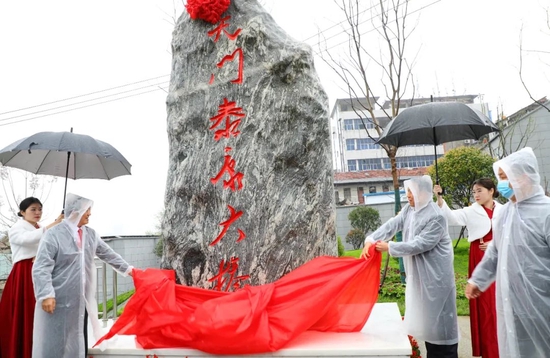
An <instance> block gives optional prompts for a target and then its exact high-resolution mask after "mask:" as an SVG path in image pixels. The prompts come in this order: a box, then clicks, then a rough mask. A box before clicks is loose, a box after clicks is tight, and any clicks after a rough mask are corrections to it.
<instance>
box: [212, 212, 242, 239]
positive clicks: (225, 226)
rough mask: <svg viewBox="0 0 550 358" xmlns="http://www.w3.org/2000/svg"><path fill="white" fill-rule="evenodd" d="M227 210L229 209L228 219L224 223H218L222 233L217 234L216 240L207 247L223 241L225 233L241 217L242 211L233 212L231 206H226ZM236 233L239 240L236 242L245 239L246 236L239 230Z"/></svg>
mask: <svg viewBox="0 0 550 358" xmlns="http://www.w3.org/2000/svg"><path fill="white" fill-rule="evenodd" d="M227 208H228V209H229V213H230V216H229V219H227V220H225V221H224V222H222V223H220V226H223V229H222V231H221V232H220V233H219V234H218V236H217V237H216V239H215V240H214V241H212V242H211V243H210V245H209V246H214V245H216V244H217V243H218V242H220V241H221V239H223V237H224V236H225V234H226V233H227V230H229V227H230V226H231V225H232V224H233V223H234V222H235V221H237V220H238V219H239V218H240V217H241V216H243V212H242V211H237V210H235V208H233V207H232V206H231V205H227ZM237 232H238V233H239V238H238V239H237V242H240V241H243V240H244V239H245V237H246V234H245V233H244V232H243V231H242V230H241V229H237Z"/></svg>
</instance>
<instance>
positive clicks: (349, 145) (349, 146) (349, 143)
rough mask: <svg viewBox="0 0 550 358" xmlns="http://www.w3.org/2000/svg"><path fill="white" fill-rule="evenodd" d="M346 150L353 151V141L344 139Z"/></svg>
mask: <svg viewBox="0 0 550 358" xmlns="http://www.w3.org/2000/svg"><path fill="white" fill-rule="evenodd" d="M346 150H355V139H346Z"/></svg>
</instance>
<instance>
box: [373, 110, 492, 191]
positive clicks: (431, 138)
mask: <svg viewBox="0 0 550 358" xmlns="http://www.w3.org/2000/svg"><path fill="white" fill-rule="evenodd" d="M497 131H499V129H498V127H497V126H496V125H495V124H494V123H493V122H491V120H490V119H489V118H488V117H487V116H486V115H484V114H483V113H481V112H480V111H478V110H476V109H474V108H471V107H469V106H468V105H466V104H463V103H459V102H431V103H426V104H421V105H418V106H413V107H410V108H407V109H404V110H403V111H402V112H401V113H399V115H397V117H395V118H394V119H393V120H392V121H391V122H390V123H389V124H388V126H387V127H386V128H385V129H384V132H383V133H382V135H381V136H380V138H378V143H382V144H390V145H393V146H395V147H402V146H406V145H415V144H433V146H434V155H435V177H436V183H438V184H439V173H438V171H437V151H436V147H437V146H438V145H439V144H443V143H447V142H453V141H458V140H465V139H475V140H478V139H480V138H481V137H483V136H484V135H486V134H488V133H491V132H497Z"/></svg>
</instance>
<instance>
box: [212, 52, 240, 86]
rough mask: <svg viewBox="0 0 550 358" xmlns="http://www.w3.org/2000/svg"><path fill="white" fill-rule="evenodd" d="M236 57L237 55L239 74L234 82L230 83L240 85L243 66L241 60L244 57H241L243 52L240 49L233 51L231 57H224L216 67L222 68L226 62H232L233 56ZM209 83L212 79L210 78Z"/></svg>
mask: <svg viewBox="0 0 550 358" xmlns="http://www.w3.org/2000/svg"><path fill="white" fill-rule="evenodd" d="M237 55H239V74H238V76H237V78H235V79H234V80H231V83H237V84H241V83H243V66H244V59H243V57H244V55H243V50H242V49H241V48H238V49H236V50H235V51H233V53H232V54H231V55H225V56H224V57H223V58H222V60H221V61H220V62H218V63H217V64H216V66H218V68H222V67H223V65H224V64H225V63H226V62H228V61H231V62H232V61H233V60H234V59H235V56H237ZM210 81H211V82H212V81H213V77H211V79H210Z"/></svg>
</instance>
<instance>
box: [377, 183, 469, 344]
mask: <svg viewBox="0 0 550 358" xmlns="http://www.w3.org/2000/svg"><path fill="white" fill-rule="evenodd" d="M409 189H410V190H411V192H412V194H413V196H414V199H415V207H411V206H410V205H409V204H407V205H405V206H404V207H403V209H402V210H401V212H400V213H399V214H397V216H395V217H394V218H392V219H390V220H388V221H387V222H386V223H385V224H383V225H382V226H381V227H380V228H379V229H378V230H376V231H375V232H374V233H372V234H371V235H369V236H368V237H367V239H366V241H371V242H372V241H378V240H383V241H389V240H391V239H392V238H393V236H394V235H395V234H396V233H397V232H399V231H403V241H402V242H390V243H389V253H390V255H392V256H397V257H403V264H404V266H405V273H406V277H407V287H406V289H405V325H406V327H407V333H408V334H410V335H412V336H414V337H415V338H417V339H420V340H423V341H427V342H430V343H433V344H440V345H451V344H455V343H458V321H457V316H456V286H455V276H454V268H453V247H452V243H451V239H450V237H449V234H448V230H447V220H446V218H445V216H444V215H443V213H442V211H441V210H440V208H439V207H438V206H437V204H435V203H434V202H433V196H432V180H431V178H430V177H429V176H427V175H424V176H423V177H420V178H413V179H410V180H406V181H405V190H409Z"/></svg>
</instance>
